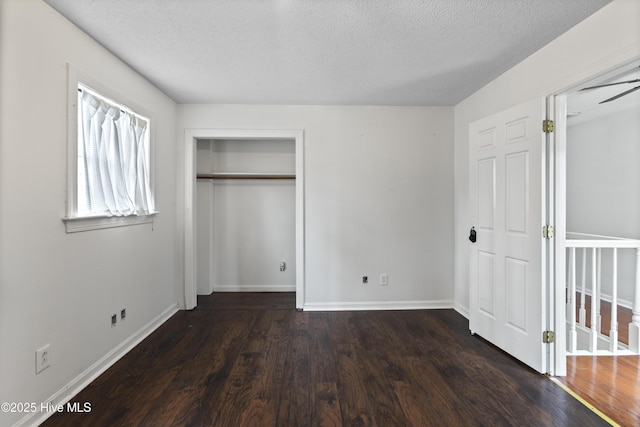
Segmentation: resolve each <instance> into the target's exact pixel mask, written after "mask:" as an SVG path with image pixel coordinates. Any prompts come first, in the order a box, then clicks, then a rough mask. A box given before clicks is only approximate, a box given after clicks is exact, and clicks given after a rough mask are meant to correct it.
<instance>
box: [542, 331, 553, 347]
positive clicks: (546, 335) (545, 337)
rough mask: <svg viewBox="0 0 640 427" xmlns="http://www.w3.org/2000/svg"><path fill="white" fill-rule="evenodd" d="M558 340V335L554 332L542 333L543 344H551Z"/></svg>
mask: <svg viewBox="0 0 640 427" xmlns="http://www.w3.org/2000/svg"><path fill="white" fill-rule="evenodd" d="M555 340H556V334H555V333H554V332H553V331H544V332H543V333H542V342H543V343H545V344H551V343H552V342H554V341H555Z"/></svg>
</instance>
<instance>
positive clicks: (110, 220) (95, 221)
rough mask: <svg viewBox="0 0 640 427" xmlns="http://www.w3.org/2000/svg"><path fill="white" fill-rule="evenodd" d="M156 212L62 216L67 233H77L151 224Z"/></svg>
mask: <svg viewBox="0 0 640 427" xmlns="http://www.w3.org/2000/svg"><path fill="white" fill-rule="evenodd" d="M157 214H158V212H154V213H152V214H148V215H130V216H86V217H66V218H62V221H63V222H64V225H65V227H66V229H67V233H78V232H81V231H91V230H100V229H103V228H114V227H127V226H130V225H139V224H152V223H153V219H154V218H155V216H156V215H157Z"/></svg>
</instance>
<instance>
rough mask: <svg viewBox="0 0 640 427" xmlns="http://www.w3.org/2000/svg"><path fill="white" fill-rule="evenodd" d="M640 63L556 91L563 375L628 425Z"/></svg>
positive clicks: (632, 405) (635, 293)
mask: <svg viewBox="0 0 640 427" xmlns="http://www.w3.org/2000/svg"><path fill="white" fill-rule="evenodd" d="M639 66H640V63H639V62H637V61H636V62H635V63H631V64H629V65H625V66H622V67H619V68H618V69H617V70H615V71H612V72H609V73H607V74H606V75H602V76H599V77H597V78H595V79H593V80H591V81H588V82H586V83H582V84H581V85H580V86H579V87H576V88H574V89H573V90H571V91H567V92H566V93H564V94H562V95H558V96H556V97H555V105H556V119H557V120H556V121H557V126H556V131H557V132H556V144H557V145H556V162H557V163H556V169H555V171H556V179H557V182H556V187H555V190H556V199H555V204H556V206H555V212H556V226H557V229H559V230H561V232H560V233H557V234H556V238H557V239H558V241H557V242H556V254H555V266H556V280H555V282H556V286H557V289H556V291H561V292H556V295H558V294H560V295H562V296H563V298H562V301H560V302H557V303H556V306H557V307H556V309H557V310H560V312H561V313H562V314H565V316H558V320H560V319H562V318H564V319H566V322H562V326H565V325H566V331H564V330H563V331H562V335H563V337H562V339H563V341H566V352H565V350H564V349H562V350H560V349H558V350H557V351H562V353H563V354H562V357H564V356H565V355H566V374H567V375H566V377H563V378H558V379H557V380H558V381H559V382H562V383H564V384H565V385H566V386H568V387H569V388H570V389H571V390H573V392H575V393H576V394H578V395H579V396H580V397H582V398H583V399H585V400H587V401H588V402H589V403H590V404H593V405H594V406H596V407H597V408H598V409H600V410H601V411H602V412H604V413H605V414H607V415H609V416H614V415H615V418H616V421H618V422H621V421H623V422H622V424H626V423H627V422H626V421H629V420H634V419H635V418H633V417H634V416H635V415H634V414H637V413H638V412H639V411H640V404H638V396H640V384H639V383H638V381H637V369H638V364H639V362H640V357H639V356H637V354H638V333H639V328H640V318H638V316H637V314H638V313H639V311H638V310H640V262H639V260H640V222H638V218H639V215H640V144H638V142H639V141H640V67H639ZM585 88H587V89H585ZM558 300H560V298H558ZM565 301H566V303H565ZM556 312H557V311H556ZM634 312H635V313H636V317H635V319H634V318H633V313H634ZM560 329H564V328H558V330H560ZM563 344H564V343H563ZM556 356H558V355H556ZM592 356H608V357H592ZM599 396H607V399H602V398H601V397H599ZM625 417H626V418H625ZM629 417H631V418H629Z"/></svg>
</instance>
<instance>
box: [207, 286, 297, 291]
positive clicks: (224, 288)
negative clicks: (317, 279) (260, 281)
mask: <svg viewBox="0 0 640 427" xmlns="http://www.w3.org/2000/svg"><path fill="white" fill-rule="evenodd" d="M295 291H296V285H214V286H213V292H295Z"/></svg>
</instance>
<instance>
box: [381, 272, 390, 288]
mask: <svg viewBox="0 0 640 427" xmlns="http://www.w3.org/2000/svg"><path fill="white" fill-rule="evenodd" d="M380 286H389V275H388V274H386V273H382V274H381V275H380Z"/></svg>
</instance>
